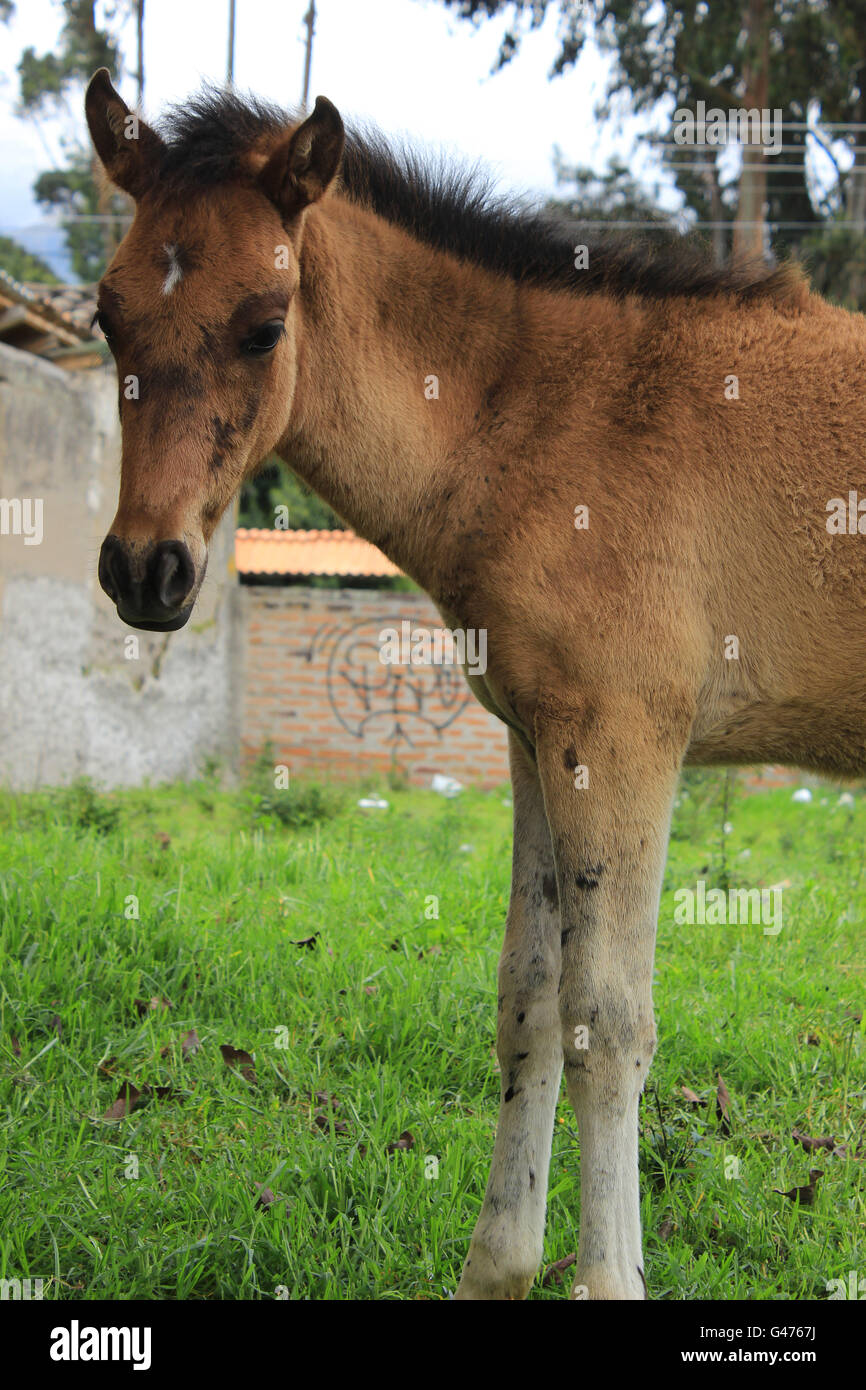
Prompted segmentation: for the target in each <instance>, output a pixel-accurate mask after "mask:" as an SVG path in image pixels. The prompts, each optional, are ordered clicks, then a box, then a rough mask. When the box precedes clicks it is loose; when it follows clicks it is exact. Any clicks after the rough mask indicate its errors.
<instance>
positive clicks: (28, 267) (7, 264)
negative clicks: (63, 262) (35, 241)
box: [0, 236, 58, 285]
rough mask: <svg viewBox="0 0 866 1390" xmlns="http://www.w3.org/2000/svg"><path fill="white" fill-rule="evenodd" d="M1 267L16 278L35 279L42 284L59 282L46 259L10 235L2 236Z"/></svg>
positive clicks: (0, 247)
mask: <svg viewBox="0 0 866 1390" xmlns="http://www.w3.org/2000/svg"><path fill="white" fill-rule="evenodd" d="M0 269H3V270H5V271H6V273H7V274H8V275H11V276H12V277H13V279H15V280H35V281H38V283H39V284H41V285H56V284H57V283H58V280H57V276H56V275H55V274H54V271H53V270H52V269H51V267H50V265H48V263H47V262H46V261H43V260H42V259H41V257H39V256H34V255H33V253H32V252H31V251H28V250H27V249H26V248H25V247H23V246H20V245H19V243H18V242H17V241H13V240H12V238H11V237H8V236H0Z"/></svg>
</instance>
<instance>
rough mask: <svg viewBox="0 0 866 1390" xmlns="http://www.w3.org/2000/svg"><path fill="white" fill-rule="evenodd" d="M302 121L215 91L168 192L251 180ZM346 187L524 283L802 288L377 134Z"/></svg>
mask: <svg viewBox="0 0 866 1390" xmlns="http://www.w3.org/2000/svg"><path fill="white" fill-rule="evenodd" d="M299 119H300V117H299V116H298V115H297V114H291V113H289V112H286V111H283V110H281V109H280V108H279V107H277V106H273V105H271V104H270V103H268V102H264V101H261V100H259V99H258V98H255V97H243V98H242V97H240V96H238V95H237V93H235V92H230V91H223V90H221V89H217V88H212V87H210V88H205V89H204V90H203V91H202V92H201V93H199V94H198V95H197V96H195V97H193V98H191V100H190V101H189V102H187V103H186V104H185V105H183V106H177V107H174V108H173V109H172V110H171V111H170V114H169V116H168V117H167V118H166V119H165V120H164V121H163V122H162V124H161V126H160V134H161V135H162V137H163V139H164V140H165V142H166V150H165V154H164V157H163V163H162V167H161V170H160V177H159V185H158V186H159V189H160V192H161V194H164V195H167V196H171V194H173V193H181V192H185V191H189V190H191V189H195V188H205V187H213V186H214V185H216V184H219V183H229V182H236V181H244V180H247V179H249V178H250V177H251V175H250V174H249V173H248V172H246V163H245V156H246V155H247V154H248V153H249V152H250V150H252V149H254V148H258V149H262V150H265V149H267V148H268V147H269V146H272V145H273V144H274V143H275V141H276V140H277V139H278V138H279V136H280V135H281V134H283V133H284V132H285V131H286V130H288V129H290V128H291V127H292V126H293V125H295V124H296V123H297V121H298V120H299ZM340 182H341V191H342V193H343V195H344V196H346V197H348V198H350V199H352V200H353V201H354V202H356V203H359V204H362V205H363V206H364V207H368V208H370V209H371V210H372V211H373V212H375V213H376V214H377V215H378V216H380V217H383V218H384V219H385V220H386V221H388V222H392V223H394V224H395V225H397V226H400V227H402V228H404V230H406V231H407V232H409V233H410V234H411V235H412V236H414V237H416V238H417V239H418V240H419V241H421V242H425V243H426V244H427V245H430V246H434V247H437V248H438V249H440V250H442V251H447V252H450V253H451V254H452V255H454V256H457V257H459V258H460V259H461V260H464V261H469V262H471V263H472V264H474V265H478V266H482V267H484V269H486V270H490V271H493V272H496V273H498V274H501V275H504V276H507V277H509V278H510V279H512V280H515V281H518V282H523V283H530V284H536V285H545V286H548V287H549V288H552V289H560V290H567V291H569V292H571V293H573V294H585V293H589V292H592V291H594V290H603V291H606V292H607V293H609V294H612V295H614V296H615V297H617V298H622V297H623V296H625V295H628V294H637V295H642V296H644V297H646V298H650V299H667V298H672V297H674V296H698V297H706V296H709V295H715V294H728V295H733V296H737V297H742V298H770V299H772V298H776V297H782V298H786V297H788V296H789V295H790V293H791V292H792V291H793V289H794V287H795V286H796V285H797V284H799V283H800V276H799V272H798V271H797V270H796V268H795V267H793V266H791V265H783V266H781V267H779V268H777V269H772V268H770V267H768V266H767V265H765V264H764V263H763V262H762V261H760V260H759V261H757V262H756V261H751V262H744V263H742V264H740V265H726V266H722V267H719V266H716V265H715V264H714V263H713V262H712V259H711V258H710V255H709V253H708V251H707V249H706V248H705V246H704V245H703V244H702V243H698V242H695V241H694V240H690V239H688V238H685V237H681V236H678V235H677V234H676V233H675V232H673V231H656V230H655V229H654V230H653V234H652V238H650V237H644V238H642V239H640V240H637V239H634V238H630V237H624V236H622V235H621V234H617V233H605V234H603V235H601V236H599V235H598V234H596V233H594V232H590V231H589V230H588V229H586V228H582V227H581V224H580V223H579V222H574V221H571V220H570V219H568V218H567V217H564V216H562V215H559V214H556V213H552V212H547V211H537V210H535V209H533V208H531V207H528V206H527V205H526V204H525V203H522V202H521V201H520V200H518V199H516V198H509V197H508V196H507V195H503V194H501V193H498V192H496V191H495V190H494V189H493V187H492V186H491V183H490V180H489V178H488V177H487V176H486V175H485V174H484V173H483V172H479V170H478V169H477V168H474V169H461V168H459V167H456V166H454V165H453V164H449V163H447V162H445V161H443V160H441V159H436V158H435V157H432V158H431V157H430V156H429V155H427V154H421V153H419V152H418V151H415V150H412V149H409V148H403V147H400V146H398V145H397V144H395V143H393V142H391V141H389V140H387V139H386V138H385V137H384V136H383V135H382V134H381V133H380V132H378V131H375V130H368V129H361V128H350V129H348V130H347V132H346V149H345V153H344V156H343V163H342V169H341V176H340ZM579 245H584V246H587V247H588V251H589V254H588V266H587V268H586V269H584V270H577V269H575V265H574V260H575V247H577V246H579Z"/></svg>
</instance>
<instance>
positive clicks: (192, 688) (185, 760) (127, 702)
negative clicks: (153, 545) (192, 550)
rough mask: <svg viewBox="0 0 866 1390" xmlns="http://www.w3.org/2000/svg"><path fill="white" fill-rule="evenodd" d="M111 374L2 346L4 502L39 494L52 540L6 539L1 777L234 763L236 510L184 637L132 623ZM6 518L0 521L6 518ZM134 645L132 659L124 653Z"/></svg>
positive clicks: (185, 771) (110, 776)
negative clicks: (111, 532) (123, 616)
mask: <svg viewBox="0 0 866 1390" xmlns="http://www.w3.org/2000/svg"><path fill="white" fill-rule="evenodd" d="M119 458H120V426H119V422H118V418H117V391H116V384H115V378H114V373H113V371H108V370H106V371H102V370H100V371H96V372H65V371H63V370H62V369H61V368H59V367H55V366H53V365H52V364H51V363H48V362H44V361H42V360H41V359H39V358H36V357H34V356H33V355H32V354H29V353H24V352H18V351H17V350H15V349H13V348H9V347H6V346H4V345H2V344H0V498H5V499H7V500H8V499H11V498H19V499H24V498H31V499H34V498H41V499H42V501H43V527H44V534H43V538H42V541H41V544H38V545H28V544H26V543H25V539H24V537H23V536H22V535H11V534H6V535H0V782H2V783H5V784H6V785H9V786H12V787H17V788H25V787H32V786H37V785H56V784H62V783H65V782H69V781H71V780H73V779H74V778H75V777H79V776H82V775H84V776H88V777H91V778H92V779H93V781H94V782H96V783H97V784H101V785H104V786H119V785H128V784H133V783H136V782H140V781H142V780H143V779H149V780H151V781H154V782H156V781H163V780H166V779H170V778H173V777H182V776H190V775H193V774H194V773H195V772H196V771H197V770H198V769H199V768H200V766H201V765H202V763H203V761H204V759H205V758H206V757H208V756H213V757H218V758H220V759H221V760H222V761H223V762H225V763H227V764H228V765H229V766H232V765H234V763H235V760H236V757H237V750H238V746H239V728H238V718H237V711H238V708H239V698H238V697H239V690H240V681H241V672H240V669H239V660H240V659H241V657H242V644H241V643H240V641H239V640H238V624H237V615H238V601H239V596H238V589H237V581H236V577H235V573H234V551H233V533H234V520H233V517H232V516H231V515H230V514H229V515H228V516H227V517H226V518H225V519H224V521H223V523H222V525H221V527H220V529H219V531H218V533H217V535H216V536H215V537H214V540H213V544H212V546H211V553H210V560H209V564H208V573H207V577H206V579H205V583H204V586H203V588H202V592H201V595H200V597H199V600H198V604H197V606H196V611H195V613H194V615H193V620H192V621H191V623H189V624H188V625H187V627H186V628H184V629H182V630H181V631H180V632H175V633H169V634H159V633H144V632H135V631H134V629H131V628H127V627H125V626H124V625H123V624H122V623H121V622H120V620H119V619H118V617H117V615H116V613H115V610H114V608H113V606H112V604H111V603H110V602H109V600H108V599H107V598H106V596H105V595H104V594H103V592H102V590H101V589H100V587H99V583H98V581H97V577H96V565H97V559H98V555H99V547H100V545H101V543H102V540H103V537H104V536H105V534H106V532H107V531H108V528H109V526H110V524H111V521H112V518H113V516H114V512H115V507H116V502H117V485H118V476H119V474H118V462H119ZM0 524H2V523H0ZM130 636H134V637H135V638H136V639H137V642H138V657H137V658H133V659H129V656H128V655H127V653H129V652H130V645H129V644H128V642H127V641H126V639H127V638H128V637H130Z"/></svg>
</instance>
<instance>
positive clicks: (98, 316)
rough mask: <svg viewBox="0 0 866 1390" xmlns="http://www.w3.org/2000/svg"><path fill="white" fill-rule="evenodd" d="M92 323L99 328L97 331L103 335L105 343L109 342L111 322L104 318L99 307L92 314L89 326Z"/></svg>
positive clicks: (91, 325)
mask: <svg viewBox="0 0 866 1390" xmlns="http://www.w3.org/2000/svg"><path fill="white" fill-rule="evenodd" d="M94 324H96V326H97V328H98V329H99V331H100V333H101V334H102V336H103V338H104V339H105V341H106V342H107V343H110V342H111V324H110V323H109V322H108V320H107V319H106V317H105V315H104V314H103V313H101V312H100V310H99V309H97V311H96V313H95V314H94V315H93V318H92V319H91V320H90V327H91V328H92V327H93V325H94Z"/></svg>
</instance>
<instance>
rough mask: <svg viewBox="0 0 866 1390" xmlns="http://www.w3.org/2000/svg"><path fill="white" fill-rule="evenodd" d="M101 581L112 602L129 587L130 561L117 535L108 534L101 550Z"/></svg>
mask: <svg viewBox="0 0 866 1390" xmlns="http://www.w3.org/2000/svg"><path fill="white" fill-rule="evenodd" d="M97 574H98V577H99V583H100V585H101V587H102V588H103V590H104V591H105V593H106V594H107V595H108V597H109V598H110V599H111V601H112V603H117V601H118V599H119V598H120V596H121V594H122V593H123V591H124V588H128V587H129V582H130V574H129V562H128V560H127V558H126V555H125V554H124V552H123V546H122V545H121V543H120V541H119V540H118V539H117V536H106V538H105V540H104V541H103V542H102V548H101V550H100V552H99V568H98V570H97Z"/></svg>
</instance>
